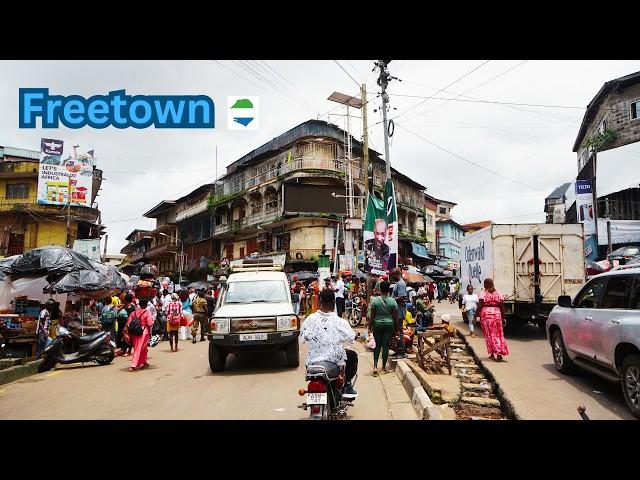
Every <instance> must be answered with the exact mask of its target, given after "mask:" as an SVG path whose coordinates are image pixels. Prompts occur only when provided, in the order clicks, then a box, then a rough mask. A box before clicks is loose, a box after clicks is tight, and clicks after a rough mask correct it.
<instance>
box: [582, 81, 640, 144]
mask: <svg viewBox="0 0 640 480" xmlns="http://www.w3.org/2000/svg"><path fill="white" fill-rule="evenodd" d="M638 83H640V72H635V73H631V74H629V75H625V76H624V77H620V78H616V79H614V80H610V81H608V82H606V83H605V84H604V85H602V88H601V89H600V91H599V92H598V93H596V96H595V97H593V100H591V102H590V103H589V105H587V111H586V113H585V114H584V117H583V118H582V124H581V125H580V131H579V132H578V136H577V137H576V141H575V143H574V144H573V151H574V152H577V151H578V149H579V148H580V144H581V143H582V139H583V138H584V136H585V135H586V133H587V128H588V127H589V125H590V124H591V121H592V120H593V119H594V117H595V116H596V114H597V113H598V111H599V107H600V105H601V104H602V102H603V101H604V99H605V98H606V97H607V96H608V95H609V94H610V93H611V92H612V91H614V90H616V89H618V88H626V87H629V86H631V85H636V84H638Z"/></svg>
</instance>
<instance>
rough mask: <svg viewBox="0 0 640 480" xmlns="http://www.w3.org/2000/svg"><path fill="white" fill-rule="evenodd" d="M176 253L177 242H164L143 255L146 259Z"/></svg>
mask: <svg viewBox="0 0 640 480" xmlns="http://www.w3.org/2000/svg"><path fill="white" fill-rule="evenodd" d="M177 251H178V242H172V241H169V242H165V243H161V244H160V245H156V246H155V247H152V248H150V249H149V250H147V251H146V252H145V253H146V255H147V257H155V256H159V255H162V254H166V253H175V252H177Z"/></svg>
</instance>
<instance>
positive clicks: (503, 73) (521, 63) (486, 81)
mask: <svg viewBox="0 0 640 480" xmlns="http://www.w3.org/2000/svg"><path fill="white" fill-rule="evenodd" d="M525 63H527V60H524V61H523V62H520V63H518V64H517V65H514V66H513V67H511V68H509V69H507V70H505V71H504V72H502V73H499V74H498V75H496V76H495V77H491V78H490V79H489V80H485V81H484V82H482V83H480V84H478V85H476V86H474V87H471V88H470V89H469V90H466V91H464V92H462V93H460V94H459V95H458V97H460V96H462V95H464V94H466V93H469V92H471V91H473V90H475V89H477V88H480V87H482V86H483V85H486V84H487V83H489V82H492V81H494V80H495V79H496V78H499V77H501V76H502V75H505V74H506V73H509V72H510V71H511V70H513V69H515V68H518V67H519V66H520V65H523V64H525ZM436 95H437V94H436ZM445 103H447V102H446V101H445V102H442V103H441V104H440V105H436V106H434V107H433V108H429V109H427V110H425V111H423V112H422V113H418V114H417V115H416V116H420V115H424V114H425V113H427V112H430V111H432V110H435V109H436V108H438V107H441V106H442V105H444V104H445ZM412 118H414V117H412Z"/></svg>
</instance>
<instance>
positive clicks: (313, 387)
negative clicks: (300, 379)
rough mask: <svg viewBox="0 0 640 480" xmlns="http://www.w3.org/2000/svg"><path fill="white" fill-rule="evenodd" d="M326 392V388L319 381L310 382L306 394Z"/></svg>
mask: <svg viewBox="0 0 640 480" xmlns="http://www.w3.org/2000/svg"><path fill="white" fill-rule="evenodd" d="M326 391H327V386H326V385H325V384H324V382H321V381H319V380H312V381H311V382H309V386H308V387H307V392H309V393H324V392H326Z"/></svg>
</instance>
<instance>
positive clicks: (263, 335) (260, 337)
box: [240, 333, 267, 342]
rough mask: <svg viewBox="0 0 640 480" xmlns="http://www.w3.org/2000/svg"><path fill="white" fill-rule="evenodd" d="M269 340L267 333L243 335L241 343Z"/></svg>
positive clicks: (241, 335)
mask: <svg viewBox="0 0 640 480" xmlns="http://www.w3.org/2000/svg"><path fill="white" fill-rule="evenodd" d="M266 339H267V334H266V333H242V334H240V341H241V342H249V341H252V340H266Z"/></svg>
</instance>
